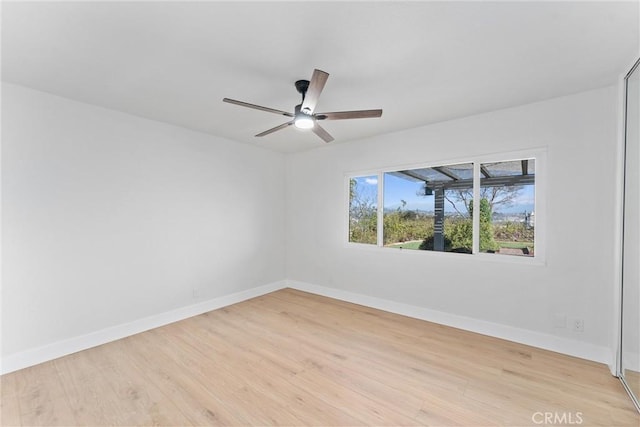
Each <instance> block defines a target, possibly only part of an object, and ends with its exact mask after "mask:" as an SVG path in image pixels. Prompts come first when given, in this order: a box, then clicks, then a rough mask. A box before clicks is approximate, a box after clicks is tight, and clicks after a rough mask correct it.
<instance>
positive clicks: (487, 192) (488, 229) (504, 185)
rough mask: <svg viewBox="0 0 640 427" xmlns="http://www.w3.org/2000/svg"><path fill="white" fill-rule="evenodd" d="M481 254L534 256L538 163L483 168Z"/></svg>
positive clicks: (515, 163)
mask: <svg viewBox="0 0 640 427" xmlns="http://www.w3.org/2000/svg"><path fill="white" fill-rule="evenodd" d="M480 170H481V177H480V193H481V199H480V252H488V253H496V254H501V255H515V256H533V254H534V251H535V244H534V231H535V159H524V160H513V161H508V162H496V163H483V164H482V165H481V167H480Z"/></svg>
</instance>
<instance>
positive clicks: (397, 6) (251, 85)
mask: <svg viewBox="0 0 640 427" xmlns="http://www.w3.org/2000/svg"><path fill="white" fill-rule="evenodd" d="M639 13H640V12H639V10H638V2H637V1H632V2H620V3H618V2H611V1H606V2H601V3H600V2H331V3H329V2H264V1H262V2H255V3H253V2H252V3H249V2H136V3H129V2H126V3H125V2H109V3H108V2H85V3H71V2H69V3H67V2H44V3H33V2H20V3H10V2H3V4H2V79H3V80H4V81H8V82H12V83H17V84H22V85H25V86H29V87H32V88H35V89H39V90H42V91H46V92H50V93H54V94H58V95H62V96H65V97H68V98H72V99H76V100H79V101H83V102H87V103H91V104H96V105H100V106H104V107H107V108H112V109H116V110H121V111H125V112H127V113H131V114H135V115H138V116H142V117H147V118H151V119H155V120H160V121H164V122H168V123H173V124H176V125H180V126H184V127H186V128H190V129H195V130H198V131H202V132H207V133H210V134H213V135H219V136H223V137H226V138H230V139H232V140H236V141H241V142H245V143H249V144H255V145H260V146H264V147H268V148H272V149H275V150H279V151H283V152H295V151H301V150H307V149H310V148H314V147H319V146H322V145H323V144H324V143H323V142H322V141H321V140H320V139H319V138H318V137H316V136H315V135H313V134H312V133H310V132H308V131H307V132H303V131H299V130H296V129H294V128H287V129H285V130H282V131H280V132H276V133H274V134H271V135H269V136H266V137H263V138H255V137H253V135H255V134H256V133H259V132H261V131H264V130H266V129H269V128H271V127H274V126H276V125H278V124H280V123H283V122H284V121H286V120H285V119H286V118H285V117H282V116H278V115H275V114H270V113H267V112H263V111H256V110H251V109H247V108H242V107H238V106H235V105H231V104H226V103H223V102H222V98H223V97H229V98H235V99H239V100H242V101H246V102H250V103H255V104H260V105H264V106H267V107H272V108H277V109H282V110H286V111H292V110H293V107H294V105H295V104H298V103H299V100H300V98H299V97H300V95H299V94H298V93H297V92H296V90H295V88H294V86H293V83H294V82H295V81H296V80H298V79H309V78H310V76H311V73H312V71H313V69H314V68H319V69H322V70H324V71H326V72H328V73H330V77H329V81H328V83H327V85H326V86H325V89H324V92H323V94H322V96H321V98H320V101H319V103H318V106H317V109H316V111H320V112H321V111H342V110H354V109H369V108H383V109H384V114H383V116H382V118H379V119H359V120H344V121H330V122H329V121H327V122H323V126H324V127H325V129H327V130H328V131H329V132H330V133H331V134H332V135H333V136H334V137H335V139H336V141H335V142H334V143H343V142H347V141H349V140H354V139H358V138H363V137H367V136H372V135H376V134H382V133H387V132H392V131H396V130H400V129H406V128H411V127H416V126H420V125H425V124H429V123H434V122H439V121H443V120H449V119H452V118H456V117H462V116H467V115H471V114H476V113H480V112H486V111H492V110H496V109H500V108H505V107H510V106H515V105H521V104H525V103H529V102H533V101H538V100H542V99H546V98H551V97H556V96H561V95H567V94H571V93H575V92H580V91H583V90H589V89H594V88H598V87H602V86H606V85H610V84H614V83H615V82H616V79H617V77H618V76H619V74H620V73H622V72H623V71H624V69H625V68H626V67H627V66H630V65H631V63H632V61H633V59H634V57H636V56H637V55H638V52H639V45H640V43H639V34H640V33H639V16H640V15H639Z"/></svg>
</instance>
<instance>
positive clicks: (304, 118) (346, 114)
mask: <svg viewBox="0 0 640 427" xmlns="http://www.w3.org/2000/svg"><path fill="white" fill-rule="evenodd" d="M328 78H329V73H325V72H324V71H321V70H317V69H316V70H313V75H312V76H311V81H309V80H298V81H297V82H296V89H297V90H298V92H299V93H300V94H301V95H302V103H301V104H298V105H296V106H295V108H294V112H293V113H289V112H287V111H282V110H276V109H274V108H268V107H262V106H260V105H255V104H249V103H248V102H242V101H237V100H235V99H230V98H223V99H222V101H224V102H228V103H230V104H236V105H240V106H241V107H248V108H254V109H256V110H262V111H267V112H269V113H275V114H279V115H281V116H287V117H292V118H293V119H292V120H291V121H288V122H286V123H283V124H281V125H278V126H276V127H274V128H271V129H269V130H265V131H264V132H261V133H259V134H257V135H256V136H257V137H262V136H265V135H269V134H271V133H273V132H276V131H279V130H281V129H284V128H286V127H289V126H291V125H294V126H295V127H297V128H299V129H311V130H312V131H313V133H315V134H316V135H318V136H319V137H320V138H322V140H323V141H324V142H331V141H333V137H332V136H331V135H329V132H327V131H326V130H325V129H324V128H323V127H322V126H320V124H318V121H319V120H344V119H365V118H370V117H380V116H382V110H358V111H336V112H332V113H314V110H315V108H316V104H317V103H318V98H320V94H321V93H322V89H323V88H324V85H325V84H326V83H327V79H328Z"/></svg>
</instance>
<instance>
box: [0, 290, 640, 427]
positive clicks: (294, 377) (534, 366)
mask: <svg viewBox="0 0 640 427" xmlns="http://www.w3.org/2000/svg"><path fill="white" fill-rule="evenodd" d="M1 381H2V408H1V409H2V419H1V421H2V425H3V426H10V425H28V426H37V425H46V426H53V425H180V426H182V425H333V426H355V425H437V426H446V425H471V426H478V425H507V426H519V425H536V423H535V421H540V420H543V417H544V415H543V414H544V413H545V412H550V413H554V414H558V416H563V414H565V415H564V417H565V418H563V419H564V420H565V422H566V423H567V424H569V422H570V421H573V423H574V425H575V424H577V421H578V419H581V420H582V424H581V425H583V426H584V425H603V426H623V425H630V426H638V425H639V423H640V416H638V414H637V413H636V412H635V409H634V408H633V406H632V404H631V402H630V400H629V398H628V397H627V396H626V394H625V392H624V390H623V388H622V385H621V384H620V383H619V382H618V380H617V379H615V378H613V377H612V376H611V375H610V374H609V371H608V369H607V368H606V367H605V366H604V365H601V364H598V363H593V362H588V361H585V360H581V359H576V358H572V357H568V356H563V355H559V354H556V353H552V352H549V351H544V350H539V349H535V348H532V347H527V346H524V345H520V344H514V343H511V342H507V341H503V340H499V339H495V338H490V337H486V336H482V335H477V334H474V333H470V332H465V331H461V330H457V329H453V328H449V327H445V326H440V325H436V324H433V323H428V322H424V321H420V320H415V319H411V318H407V317H403V316H398V315H394V314H390V313H386V312H382V311H378V310H374V309H370V308H365V307H362V306H358V305H353V304H348V303H345V302H340V301H336V300H332V299H329V298H324V297H319V296H315V295H311V294H307V293H304V292H299V291H295V290H290V289H286V290H282V291H278V292H274V293H271V294H269V295H265V296H263V297H259V298H255V299H252V300H249V301H245V302H242V303H240V304H236V305H233V306H230V307H227V308H224V309H220V310H216V311H212V312H210V313H206V314H203V315H201V316H197V317H193V318H191V319H187V320H184V321H181V322H178V323H174V324H171V325H168V326H165V327H162V328H158V329H154V330H151V331H148V332H145V333H142V334H138V335H135V336H132V337H129V338H125V339H122V340H119V341H116V342H112V343H109V344H105V345H102V346H100V347H96V348H93V349H90V350H86V351H82V352H80V353H76V354H73V355H70V356H67V357H63V358H60V359H57V360H54V361H51V362H47V363H43V364H41V365H38V366H34V367H31V368H27V369H23V370H21V371H17V372H14V373H11V374H7V375H4V376H2V377H1ZM536 413H542V415H537V416H534V414H536ZM578 413H580V414H579V415H578ZM570 414H571V415H570ZM532 417H534V418H533V419H532ZM578 417H579V418H578Z"/></svg>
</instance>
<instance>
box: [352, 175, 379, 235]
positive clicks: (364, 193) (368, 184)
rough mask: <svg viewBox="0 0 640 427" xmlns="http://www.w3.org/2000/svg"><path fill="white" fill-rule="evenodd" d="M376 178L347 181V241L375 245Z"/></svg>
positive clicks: (359, 178)
mask: <svg viewBox="0 0 640 427" xmlns="http://www.w3.org/2000/svg"><path fill="white" fill-rule="evenodd" d="M377 200H378V177H377V176H376V175H371V176H360V177H355V178H351V179H350V180H349V241H350V242H353V243H368V244H373V245H375V244H376V243H377V233H378V231H377V230H378V215H377V209H378V202H377Z"/></svg>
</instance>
